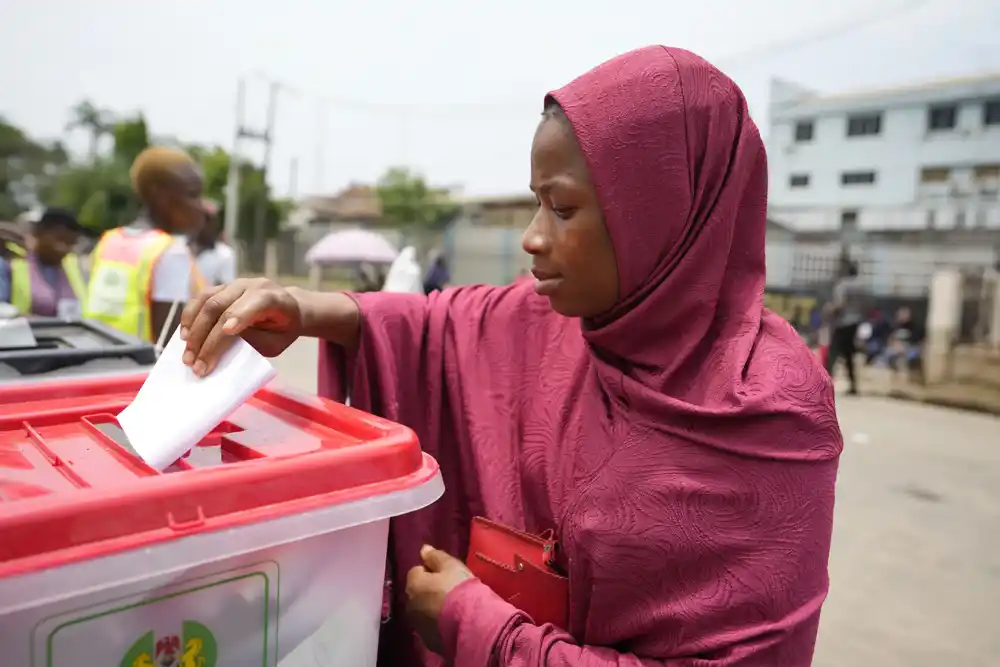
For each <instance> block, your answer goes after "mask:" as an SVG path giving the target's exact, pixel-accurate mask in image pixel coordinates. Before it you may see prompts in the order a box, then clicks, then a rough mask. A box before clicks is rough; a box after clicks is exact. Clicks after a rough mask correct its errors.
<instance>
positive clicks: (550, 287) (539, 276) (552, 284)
mask: <svg viewBox="0 0 1000 667" xmlns="http://www.w3.org/2000/svg"><path fill="white" fill-rule="evenodd" d="M531 275H533V276H534V277H535V294H539V295H541V296H552V295H553V294H555V293H556V292H557V291H558V290H559V286H560V285H562V281H563V278H562V276H561V275H559V274H558V273H552V272H550V271H542V270H541V269H535V268H533V269H531Z"/></svg>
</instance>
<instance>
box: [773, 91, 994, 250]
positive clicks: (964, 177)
mask: <svg viewBox="0 0 1000 667" xmlns="http://www.w3.org/2000/svg"><path fill="white" fill-rule="evenodd" d="M770 116H771V119H770V120H771V127H770V135H769V137H768V141H767V144H768V158H769V163H770V206H769V215H770V217H772V218H773V219H775V220H777V221H779V222H781V223H783V224H785V225H788V226H789V227H791V228H792V229H794V230H796V231H803V232H819V231H830V232H833V231H838V230H839V231H841V232H843V233H844V235H845V236H851V235H852V234H855V233H856V232H864V231H873V232H874V231H890V230H900V231H902V230H920V229H1000V198H998V191H1000V74H998V75H993V76H981V77H976V78H967V79H954V80H950V81H941V82H935V83H928V84H924V85H918V86H912V87H907V88H897V89H893V90H883V91H871V92H863V93H852V94H843V95H823V94H819V93H816V92H814V91H811V90H808V89H805V88H803V87H801V86H798V85H796V84H792V83H788V82H785V81H773V82H772V86H771V107H770Z"/></svg>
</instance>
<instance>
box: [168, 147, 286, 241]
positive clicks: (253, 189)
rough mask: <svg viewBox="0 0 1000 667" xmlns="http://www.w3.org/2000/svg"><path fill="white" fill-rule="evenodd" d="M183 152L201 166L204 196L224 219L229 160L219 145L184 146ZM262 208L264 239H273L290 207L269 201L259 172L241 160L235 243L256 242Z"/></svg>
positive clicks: (269, 198)
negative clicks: (258, 220)
mask: <svg viewBox="0 0 1000 667" xmlns="http://www.w3.org/2000/svg"><path fill="white" fill-rule="evenodd" d="M186 150H187V151H188V153H190V154H191V156H192V157H194V158H195V159H196V160H198V162H199V163H200V164H201V168H202V174H203V175H204V178H205V196H206V197H208V198H209V199H212V200H214V201H216V202H218V203H219V216H220V217H221V218H223V219H224V218H225V214H226V211H225V205H226V188H227V184H228V183H229V163H230V160H231V157H230V155H229V153H228V152H226V150H225V149H223V148H221V147H219V146H213V147H211V148H209V147H204V146H188V147H187V148H186ZM262 205H263V206H267V210H266V211H265V214H264V237H265V238H269V239H270V238H274V237H275V236H276V235H277V233H278V229H279V228H280V226H281V221H282V220H284V219H285V218H286V217H287V215H288V209H289V208H290V206H289V205H288V204H287V202H283V201H280V200H274V199H272V198H271V194H270V189H269V188H267V187H266V186H265V184H264V174H263V172H262V170H261V169H260V168H258V167H256V166H254V165H253V164H252V163H250V162H247V161H245V160H244V161H242V162H241V163H240V204H239V219H238V220H237V222H236V238H237V239H238V240H240V241H244V242H252V241H255V240H256V238H255V237H256V220H257V211H258V209H259V207H260V206H262Z"/></svg>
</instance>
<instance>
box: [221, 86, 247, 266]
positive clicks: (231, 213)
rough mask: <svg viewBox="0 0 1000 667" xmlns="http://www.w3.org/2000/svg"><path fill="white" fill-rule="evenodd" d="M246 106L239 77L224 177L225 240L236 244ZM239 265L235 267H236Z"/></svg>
mask: <svg viewBox="0 0 1000 667" xmlns="http://www.w3.org/2000/svg"><path fill="white" fill-rule="evenodd" d="M245 107H246V81H245V80H244V79H240V80H239V82H238V84H237V87H236V128H235V130H234V131H233V149H232V151H231V152H230V153H229V176H228V177H227V178H226V218H225V225H224V227H223V228H224V229H225V233H226V241H227V242H228V243H230V244H232V246H233V247H234V248H236V247H237V245H236V226H237V221H238V220H239V219H240V138H241V137H242V134H241V132H242V130H243V122H244V117H245V114H244V111H245ZM238 268H239V267H237V269H238Z"/></svg>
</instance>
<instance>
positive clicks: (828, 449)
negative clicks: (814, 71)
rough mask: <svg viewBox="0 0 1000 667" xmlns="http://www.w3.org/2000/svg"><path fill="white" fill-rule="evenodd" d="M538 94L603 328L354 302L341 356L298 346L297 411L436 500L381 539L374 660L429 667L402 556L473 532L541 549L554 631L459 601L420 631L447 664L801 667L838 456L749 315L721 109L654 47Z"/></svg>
mask: <svg viewBox="0 0 1000 667" xmlns="http://www.w3.org/2000/svg"><path fill="white" fill-rule="evenodd" d="M550 96H551V97H552V98H553V99H555V100H556V101H557V102H558V103H559V104H560V106H561V107H562V108H563V109H564V111H565V113H566V116H567V118H568V120H569V122H570V124H571V125H572V127H573V131H574V133H575V134H576V137H577V139H578V141H579V143H580V146H581V147H582V149H583V153H584V155H585V157H586V159H587V162H588V165H589V168H590V171H591V175H592V178H593V181H594V183H595V186H596V188H597V193H598V196H599V200H600V202H601V205H602V209H603V212H604V215H605V220H606V224H607V226H608V229H609V232H610V236H611V239H612V243H613V246H614V251H615V256H616V259H617V263H618V271H619V279H620V286H621V294H622V298H621V300H620V303H619V304H618V305H617V306H616V307H615V308H614V310H613V311H612V312H611V313H608V314H607V316H604V317H601V318H599V319H598V320H595V321H586V322H581V321H579V320H571V319H567V318H564V317H561V316H560V315H558V314H556V313H554V312H553V311H552V310H551V308H550V307H549V304H548V302H547V300H545V299H543V298H541V297H538V296H536V295H535V294H534V293H533V290H532V286H531V284H530V283H529V282H528V281H518V282H516V283H514V284H513V285H510V286H507V287H486V286H474V287H464V288H458V289H449V290H445V291H444V292H441V293H435V294H432V295H431V296H430V297H427V298H425V297H422V296H415V295H396V294H362V295H359V296H357V297H356V298H357V300H358V303H359V304H360V308H361V313H362V335H361V344H360V349H359V350H358V352H357V354H356V355H352V356H351V357H350V358H346V359H345V358H344V355H343V351H342V350H341V349H340V348H338V347H336V346H334V345H331V344H326V345H325V346H324V347H323V349H322V350H321V367H320V389H321V392H322V393H324V394H326V395H328V396H332V397H336V398H343V395H344V391H345V388H348V389H349V391H350V395H351V401H352V404H353V405H354V406H355V407H358V408H360V409H363V410H368V411H370V412H374V413H376V414H379V415H382V416H384V417H386V418H388V419H392V420H395V421H398V422H401V423H403V424H406V425H408V426H410V427H411V428H413V429H414V430H415V431H416V433H417V435H418V436H419V437H420V440H421V443H422V445H423V447H424V449H425V451H427V452H429V453H430V454H431V455H433V456H434V457H435V458H436V459H437V460H438V462H439V463H440V465H441V469H442V474H443V475H444V480H445V485H446V487H447V491H446V492H445V495H444V497H443V498H442V499H441V500H440V501H439V502H438V503H436V504H435V505H433V506H431V507H430V508H427V509H425V510H422V511H420V512H417V513H414V514H412V515H407V516H403V517H399V518H397V519H394V520H393V521H392V525H391V529H390V551H389V561H390V564H391V566H392V567H391V572H392V574H391V576H392V580H393V591H394V595H393V599H392V609H393V616H392V619H391V620H390V621H389V622H388V624H387V625H384V626H383V633H382V643H381V647H380V655H379V664H380V665H385V666H388V665H439V664H444V663H443V662H442V661H441V659H440V658H439V657H437V656H434V655H432V654H429V653H428V652H426V650H424V649H423V648H422V647H421V646H420V645H419V641H418V640H416V639H415V638H414V635H413V633H412V632H411V631H410V628H409V627H408V626H407V624H406V621H405V618H404V617H403V610H404V608H405V595H404V594H403V591H404V587H405V576H406V572H407V570H408V569H409V568H410V567H412V566H414V565H416V564H417V563H418V560H419V555H418V551H419V549H420V546H421V545H422V544H423V543H429V544H433V545H434V546H436V547H438V548H441V549H444V550H446V551H448V552H450V553H451V554H453V555H455V556H456V557H458V558H464V557H465V554H466V549H467V547H468V534H469V521H470V519H471V518H472V517H473V516H476V515H482V516H486V517H488V518H490V519H493V520H495V521H499V522H501V523H505V524H507V525H511V526H514V527H516V528H518V529H521V530H526V531H529V532H534V533H540V532H542V531H544V530H546V529H554V530H555V532H556V535H557V538H558V539H559V540H560V558H561V565H562V567H564V568H565V570H566V571H567V572H568V576H569V589H570V592H569V601H568V602H569V610H570V613H569V623H568V625H569V627H568V628H555V627H552V626H536V625H535V624H534V623H533V622H532V620H531V619H530V618H528V617H527V616H526V615H525V614H523V613H521V612H520V611H518V610H517V609H516V608H515V607H514V606H512V605H510V604H508V603H506V602H504V601H503V600H501V599H499V598H498V597H497V596H495V595H494V594H493V593H492V591H490V590H489V589H488V588H487V587H486V586H485V585H484V584H482V583H481V582H479V581H477V580H470V581H467V582H464V583H462V584H460V585H459V586H458V587H457V588H456V589H454V590H453V591H452V592H451V593H450V594H449V596H448V598H447V600H446V603H445V608H444V612H443V614H442V618H441V619H440V624H439V625H440V630H441V633H442V637H443V639H444V643H445V646H446V656H445V659H446V660H447V662H448V664H453V665H455V666H456V667H487V666H498V667H528V666H529V665H530V666H532V667H537V666H542V665H544V666H546V667H557V666H559V667H569V666H574V667H583V666H590V667H605V666H607V667H611V666H612V665H614V666H619V667H624V666H629V667H638V666H639V665H643V666H653V665H663V666H668V667H751V666H753V667H757V666H761V667H763V666H765V665H766V666H768V667H772V666H781V667H805V666H806V665H809V664H810V663H811V660H812V653H813V646H814V643H815V638H816V631H817V625H818V621H819V614H820V607H821V605H822V602H823V600H824V598H825V596H826V592H827V586H828V577H827V559H828V555H829V548H830V535H831V529H832V522H833V505H834V482H835V479H836V472H837V460H838V456H839V454H840V451H841V448H842V438H841V434H840V429H839V427H838V424H837V419H836V414H835V411H834V404H833V391H832V387H831V382H830V379H829V377H828V376H827V375H826V374H825V372H824V371H823V370H822V368H821V367H820V366H819V364H818V362H817V360H816V358H815V356H814V355H813V354H811V353H810V351H809V350H808V349H807V348H806V346H805V345H804V344H803V343H802V341H801V340H800V338H799V337H798V336H797V335H796V334H795V332H794V330H793V329H792V328H791V326H790V325H788V324H787V323H786V322H785V321H784V320H782V319H780V318H779V317H777V316H776V315H774V314H772V313H770V312H768V311H766V310H765V309H764V308H763V304H762V301H763V290H764V232H765V226H766V219H765V216H766V193H767V162H766V157H765V153H764V147H763V144H762V142H761V139H760V135H759V133H758V131H757V128H756V126H755V125H754V123H753V121H752V120H751V119H750V117H749V114H748V111H747V105H746V101H745V99H744V97H743V94H742V93H741V92H740V90H739V88H738V87H737V86H736V85H735V84H734V83H733V82H732V81H731V80H730V79H729V78H728V77H726V76H725V75H724V74H722V73H721V72H720V71H719V70H717V69H716V68H714V67H713V66H712V65H710V64H708V63H707V62H705V61H704V60H702V59H701V58H699V57H698V56H696V55H694V54H692V53H689V52H687V51H684V50H681V49H674V48H666V47H660V46H656V47H648V48H644V49H640V50H637V51H632V52H630V53H627V54H624V55H622V56H619V57H617V58H614V59H613V60H611V61H609V62H607V63H604V64H603V65H601V66H599V67H597V68H596V69H594V70H592V71H590V72H588V73H586V74H584V75H583V76H581V77H579V78H578V79H576V80H574V81H573V82H571V83H570V84H568V85H567V86H565V87H564V88H561V89H559V90H556V91H553V92H552V93H550ZM345 379H346V382H345Z"/></svg>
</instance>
